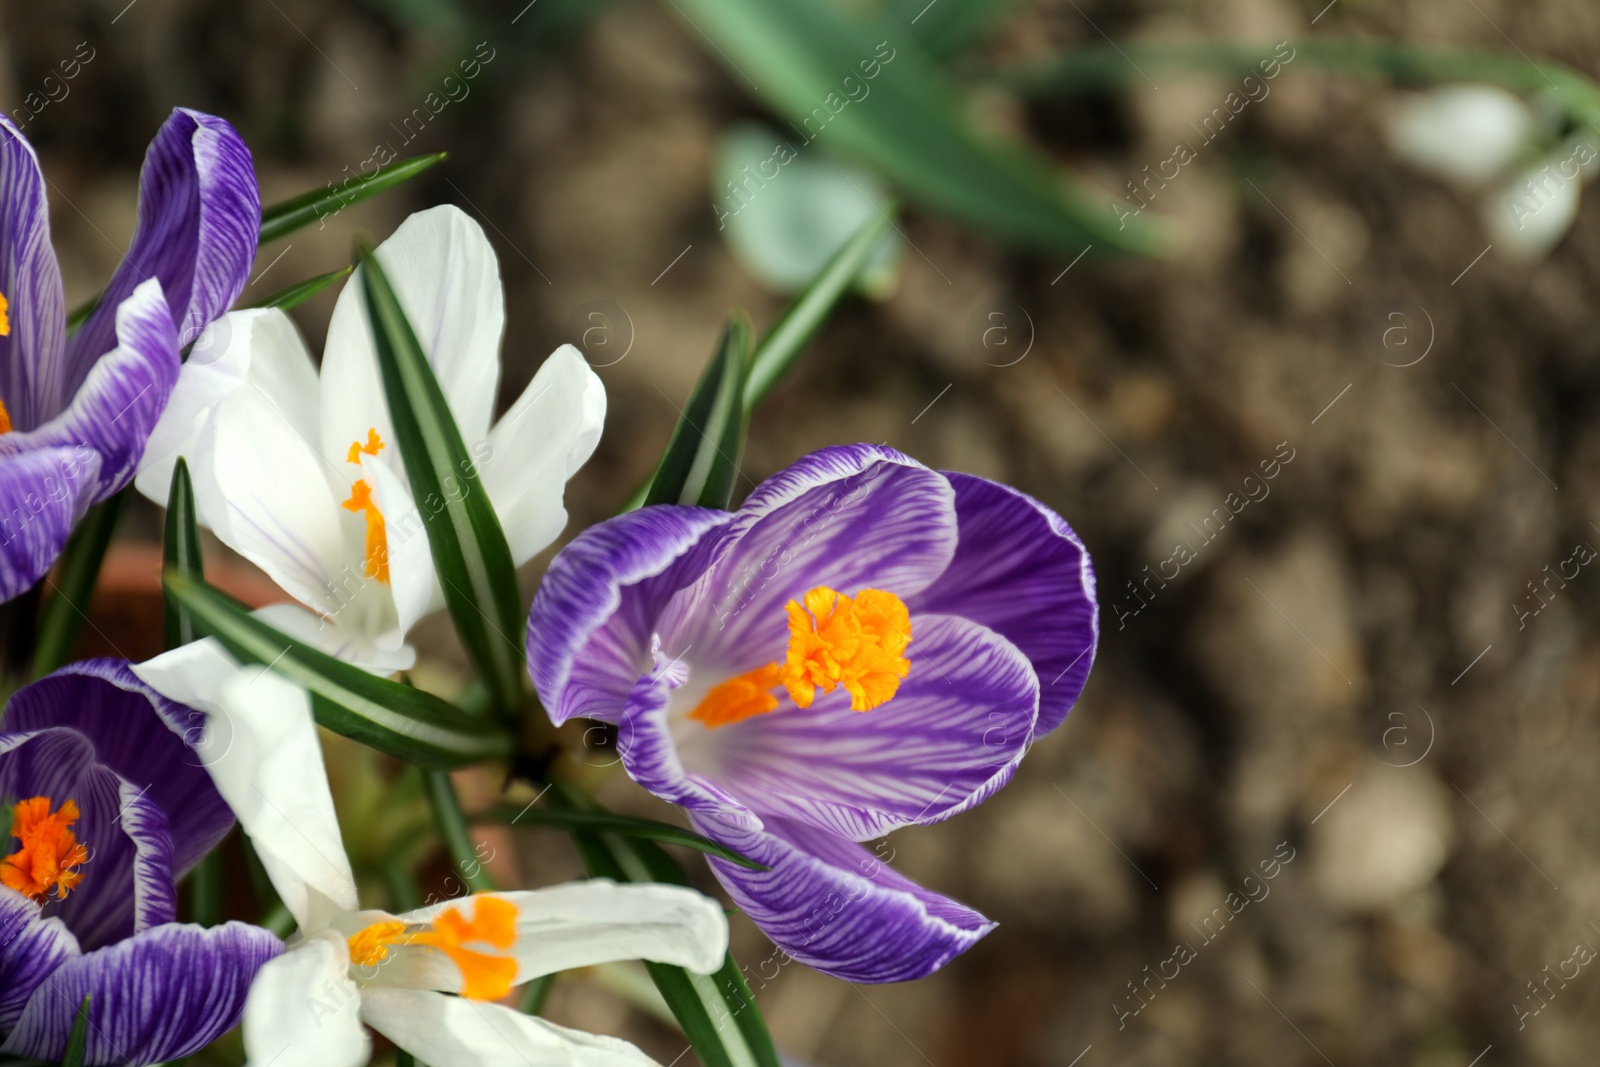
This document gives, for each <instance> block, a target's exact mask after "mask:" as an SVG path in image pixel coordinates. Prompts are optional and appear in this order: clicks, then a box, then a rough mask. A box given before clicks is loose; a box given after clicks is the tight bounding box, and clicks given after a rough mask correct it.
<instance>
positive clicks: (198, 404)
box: [134, 308, 317, 524]
mask: <svg viewBox="0 0 1600 1067" xmlns="http://www.w3.org/2000/svg"><path fill="white" fill-rule="evenodd" d="M247 386H249V387H253V388H255V389H256V390H258V391H259V392H261V393H262V394H264V395H265V397H266V399H267V400H268V401H270V402H271V404H272V406H273V407H275V408H276V409H277V410H278V412H279V413H280V414H281V415H283V416H284V417H285V418H286V419H287V420H288V422H289V424H290V425H291V426H293V427H295V428H296V429H298V430H299V431H300V434H301V436H302V437H304V438H305V439H306V440H307V441H313V440H315V439H316V432H317V406H316V405H317V369H316V367H315V366H313V365H312V362H311V354H310V353H309V352H307V351H306V347H305V342H303V341H302V340H301V339H300V334H299V333H298V332H297V331H296V330H295V328H294V323H293V322H292V321H290V319H289V317H288V316H287V315H285V314H284V313H283V312H282V311H280V310H278V309H277V308H256V309H251V310H248V311H233V312H229V313H228V314H226V315H224V316H223V317H222V318H220V319H218V320H216V321H215V322H213V323H211V324H210V325H209V326H207V327H206V328H205V330H203V331H202V332H201V334H200V336H199V338H198V339H197V340H196V341H195V343H194V347H193V348H192V349H190V351H189V358H188V359H186V360H185V361H184V364H183V369H182V370H180V371H179V372H178V382H177V385H176V386H174V387H173V390H172V398H171V399H170V400H168V401H167V407H166V410H165V411H163V412H162V413H161V419H160V421H159V422H157V423H156V427H155V429H154V430H153V431H152V432H151V434H150V442H149V444H147V445H146V446H145V451H144V458H143V459H142V460H141V461H140V464H139V476H138V478H137V479H135V482H134V484H135V485H136V486H137V487H138V489H139V491H140V492H141V493H143V494H144V495H145V496H147V497H149V498H150V499H151V500H153V501H155V502H156V503H158V504H165V503H166V502H167V491H168V487H169V486H170V485H171V482H172V468H173V466H174V465H175V464H176V463H177V459H178V457H179V456H185V457H188V458H189V459H190V466H193V465H194V463H193V456H194V453H195V450H196V448H197V447H198V446H199V441H200V433H201V430H202V429H203V428H204V427H205V425H206V423H207V422H208V421H209V420H210V418H211V417H212V416H213V415H214V414H215V412H216V410H217V406H218V405H219V404H220V403H221V401H222V400H223V399H224V398H225V397H227V396H229V395H231V394H232V393H233V392H234V391H235V390H236V389H241V388H244V387H247ZM209 519H210V517H209V516H207V515H204V514H202V515H201V516H200V521H201V522H202V523H203V524H208V523H209Z"/></svg>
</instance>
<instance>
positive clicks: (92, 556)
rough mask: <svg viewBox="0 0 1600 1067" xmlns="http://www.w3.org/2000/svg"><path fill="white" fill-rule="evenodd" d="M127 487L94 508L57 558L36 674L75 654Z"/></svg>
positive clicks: (41, 629)
mask: <svg viewBox="0 0 1600 1067" xmlns="http://www.w3.org/2000/svg"><path fill="white" fill-rule="evenodd" d="M126 492H127V490H123V491H122V492H120V493H117V494H116V495H115V496H110V497H107V498H106V499H105V500H102V501H101V502H100V503H98V504H96V505H95V506H94V507H92V508H90V509H89V512H88V514H87V515H85V516H84V518H83V521H82V522H80V523H79V524H78V528H77V529H76V530H74V531H72V536H71V537H70V538H69V539H68V540H67V547H66V549H65V550H64V551H63V552H62V553H61V562H60V564H58V567H59V570H58V572H57V573H58V574H59V576H60V580H59V581H58V580H57V579H55V578H52V577H50V576H48V575H46V576H45V583H46V585H47V586H48V587H49V588H50V590H51V595H50V596H49V597H48V598H47V599H46V600H45V602H44V606H43V608H42V609H40V612H39V637H38V643H37V644H36V645H35V646H34V652H33V677H35V678H43V677H44V676H45V675H47V674H49V673H50V672H51V671H53V670H56V669H57V668H59V667H61V666H62V665H63V664H65V663H66V662H67V661H68V660H69V659H71V658H72V645H73V643H74V642H75V641H76V640H77V639H78V631H79V630H81V629H83V624H84V621H85V620H86V619H88V617H89V616H88V615H87V614H86V612H87V610H88V607H89V597H90V596H91V595H92V594H93V593H94V583H95V582H96V581H97V580H98V579H99V577H100V565H101V564H102V563H104V562H105V558H106V549H107V548H109V547H110V546H111V535H112V534H113V533H115V532H116V529H117V516H118V515H120V514H121V512H122V497H123V493H126Z"/></svg>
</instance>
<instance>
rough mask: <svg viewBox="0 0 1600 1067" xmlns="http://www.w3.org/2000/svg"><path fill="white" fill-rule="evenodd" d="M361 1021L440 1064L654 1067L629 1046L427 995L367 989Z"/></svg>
mask: <svg viewBox="0 0 1600 1067" xmlns="http://www.w3.org/2000/svg"><path fill="white" fill-rule="evenodd" d="M361 1018H362V1019H363V1020H365V1021H366V1023H367V1025H368V1026H370V1027H372V1028H373V1029H374V1030H376V1031H378V1032H379V1033H380V1034H383V1035H384V1036H385V1037H387V1038H388V1039H389V1040H390V1041H393V1042H394V1043H395V1044H396V1045H398V1046H399V1047H400V1048H403V1049H405V1050H406V1051H407V1052H409V1053H411V1054H412V1055H413V1056H415V1057H416V1058H417V1059H418V1060H419V1061H422V1062H425V1063H430V1064H438V1065H439V1067H466V1065H467V1064H471V1065H472V1067H654V1065H655V1061H654V1060H652V1059H651V1058H650V1057H649V1056H646V1055H645V1054H644V1053H642V1052H640V1051H639V1050H638V1049H636V1048H634V1047H633V1046H632V1045H630V1044H628V1043H627V1042H626V1041H620V1040H618V1039H617V1038H614V1037H602V1036H600V1035H598V1034H585V1033H581V1032H579V1031H577V1030H568V1029H566V1028H565V1027H561V1026H557V1025H555V1024H554V1023H549V1022H545V1021H544V1020H543V1019H540V1018H538V1017H537V1016H532V1015H525V1014H523V1013H522V1012H519V1011H512V1010H511V1009H510V1008H506V1007H502V1006H501V1005H499V1004H486V1003H484V1002H483V1001H478V1000H466V999H463V998H461V997H447V996H445V995H444V994H442V993H434V992H430V991H426V990H411V989H384V988H377V987H373V988H369V989H366V990H364V991H363V992H362V994H361Z"/></svg>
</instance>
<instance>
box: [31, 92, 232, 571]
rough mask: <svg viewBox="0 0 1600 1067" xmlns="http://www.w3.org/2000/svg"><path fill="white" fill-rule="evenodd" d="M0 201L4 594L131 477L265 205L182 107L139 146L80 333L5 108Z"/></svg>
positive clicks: (226, 142) (37, 177)
mask: <svg viewBox="0 0 1600 1067" xmlns="http://www.w3.org/2000/svg"><path fill="white" fill-rule="evenodd" d="M0 205H3V206H0V212H3V217H0V300H3V303H0V600H9V599H10V598H12V597H15V596H17V595H18V594H20V593H22V592H24V591H25V590H27V589H28V588H29V587H31V586H32V585H34V583H36V582H38V581H39V579H40V578H42V577H43V576H44V574H45V572H46V571H48V570H49V568H50V565H51V564H52V563H54V562H55V560H56V558H57V557H58V556H59V555H60V554H61V550H62V548H63V547H64V546H65V545H66V541H67V537H68V535H69V534H71V532H72V528H73V527H74V526H75V525H76V524H77V522H78V520H79V519H81V518H82V517H83V514H84V512H85V511H86V510H87V509H88V508H89V507H90V506H91V505H93V504H96V503H99V502H100V501H102V500H104V499H106V498H107V497H109V496H110V495H111V494H113V493H115V492H117V491H118V490H119V489H121V488H122V487H123V486H125V485H126V484H127V483H128V482H129V480H130V479H132V478H133V476H134V472H135V471H136V469H137V468H138V465H139V462H140V459H141V457H142V455H143V453H144V449H145V442H146V439H147V438H148V437H149V436H150V433H151V430H152V428H153V427H154V426H155V425H156V422H157V419H158V418H159V416H160V415H161V412H162V410H163V408H164V407H165V406H166V404H167V399H168V397H169V395H170V394H171V393H172V389H173V385H174V383H175V382H176V381H177V378H178V367H179V364H180V353H181V351H182V349H183V347H184V346H185V345H187V344H189V343H190V342H191V341H193V340H194V339H195V337H196V335H197V334H198V333H199V332H200V330H201V329H202V328H203V327H205V325H206V324H207V323H209V322H211V321H212V320H214V319H216V318H217V317H218V316H220V315H222V314H223V313H224V312H225V311H227V309H228V307H229V305H231V304H232V303H233V301H234V299H235V298H237V297H238V295H239V293H240V292H241V291H242V290H243V289H244V285H245V281H246V279H247V278H248V276H249V270H250V263H251V260H252V259H253V258H254V256H255V249H256V235H257V232H258V230H259V228H260V220H261V201H260V196H259V193H258V192H257V189H256V180H255V172H254V169H253V167H252V164H251V160H250V152H249V149H247V148H246V147H245V145H244V142H243V141H242V140H241V139H240V137H239V135H238V134H237V133H236V132H235V131H234V130H233V128H232V127H231V126H229V125H228V124H227V123H226V122H224V121H222V120H221V119H218V118H215V117H213V116H210V115H204V114H200V113H199V112H194V111H185V110H178V111H175V112H173V114H172V117H171V118H170V119H168V120H167V122H166V124H165V125H163V126H162V127H161V130H160V131H159V132H158V133H157V134H156V137H155V140H154V141H152V142H151V144H150V150H149V153H148V154H147V155H146V157H145V165H144V171H143V173H142V175H141V178H140V188H139V226H138V230H137V232H136V233H135V234H134V238H133V243H132V245H131V246H130V247H129V249H128V254H127V256H126V257H125V258H124V259H123V262H122V264H121V265H120V266H119V267H118V268H117V270H116V272H115V274H113V275H112V278H111V281H110V284H109V285H107V287H106V289H105V292H104V293H103V294H101V296H100V298H99V301H98V302H97V304H96V306H95V309H94V312H93V313H92V314H91V315H90V316H89V318H88V320H87V321H85V322H84V324H83V325H82V327H81V328H79V329H78V330H77V332H76V333H74V334H72V336H71V337H68V336H67V311H66V298H65V295H64V291H63V289H62V284H61V268H60V266H59V264H58V263H57V261H56V257H55V252H54V251H53V250H52V248H51V244H50V220H49V213H48V203H47V197H46V193H45V178H44V174H43V173H42V172H41V171H40V169H39V161H38V159H37V157H36V156H35V155H34V151H33V148H32V146H31V145H29V144H28V142H27V140H26V139H25V138H24V137H23V136H22V134H21V132H20V131H18V129H17V128H16V127H15V126H14V125H13V124H12V123H11V120H10V119H8V118H6V117H4V116H3V115H0Z"/></svg>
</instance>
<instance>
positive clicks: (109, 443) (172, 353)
mask: <svg viewBox="0 0 1600 1067" xmlns="http://www.w3.org/2000/svg"><path fill="white" fill-rule="evenodd" d="M115 328H116V347H115V348H114V349H113V350H112V351H110V352H108V353H106V354H105V355H104V356H102V357H101V358H100V359H99V360H98V361H97V362H96V363H95V364H94V366H93V368H92V369H91V370H90V371H89V373H88V376H87V377H86V378H85V379H84V380H83V383H82V385H81V387H80V388H78V389H77V391H76V393H75V395H74V396H73V398H72V403H71V405H69V406H68V407H67V409H66V410H65V411H63V412H61V414H59V415H57V416H56V417H54V418H52V419H51V420H50V421H49V422H47V423H45V424H43V425H42V426H39V427H38V428H36V429H33V430H29V431H27V432H17V433H8V434H0V463H3V462H5V461H6V459H5V457H9V456H12V455H16V454H19V453H24V452H30V451H33V450H34V449H37V448H65V447H79V446H81V447H85V448H88V449H91V450H93V451H94V452H95V453H97V454H98V456H99V472H98V479H97V482H96V484H95V486H94V487H93V492H92V493H90V494H89V500H90V502H91V503H93V502H97V501H100V500H104V499H105V498H106V497H108V496H110V495H111V494H112V493H115V492H116V491H117V490H119V489H121V488H122V487H123V486H125V485H127V484H128V482H130V481H132V480H133V475H134V472H136V471H137V470H138V469H139V460H140V459H141V458H142V457H143V456H144V446H145V442H146V441H147V440H149V438H150V433H151V431H152V430H153V429H154V428H155V425H156V421H157V420H158V419H159V418H160V417H161V412H162V410H163V409H164V408H165V407H166V405H167V398H168V397H170V396H171V395H172V387H173V385H174V384H175V383H176V382H177V380H178V367H179V365H180V357H179V350H178V337H177V333H176V331H175V329H174V327H173V325H172V320H171V315H170V314H169V312H168V310H167V301H166V298H165V297H164V296H163V295H162V292H161V284H160V283H159V282H157V281H154V280H151V281H148V282H145V283H144V284H142V285H140V286H139V287H138V288H137V289H135V290H134V291H133V292H132V293H131V294H130V295H129V296H128V297H127V299H125V300H124V301H123V302H122V303H121V304H119V305H117V307H116V309H115Z"/></svg>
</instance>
